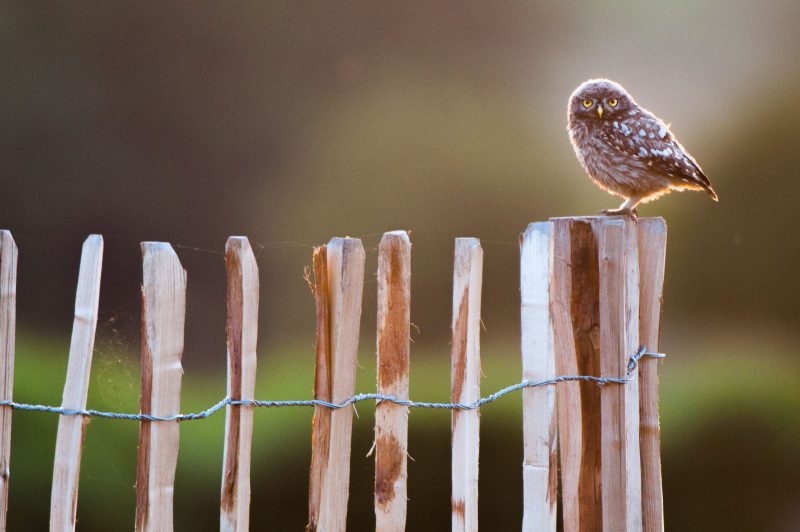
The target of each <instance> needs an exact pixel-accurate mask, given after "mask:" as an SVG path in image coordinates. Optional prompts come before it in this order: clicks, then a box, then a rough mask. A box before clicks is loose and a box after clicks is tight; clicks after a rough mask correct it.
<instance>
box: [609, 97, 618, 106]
mask: <svg viewBox="0 0 800 532" xmlns="http://www.w3.org/2000/svg"><path fill="white" fill-rule="evenodd" d="M618 103H619V101H618V100H617V99H616V98H611V99H610V100H608V106H609V107H616V106H617V104H618Z"/></svg>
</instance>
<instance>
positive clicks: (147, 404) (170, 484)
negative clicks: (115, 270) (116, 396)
mask: <svg viewBox="0 0 800 532" xmlns="http://www.w3.org/2000/svg"><path fill="white" fill-rule="evenodd" d="M142 255H143V269H144V275H143V279H144V282H143V283H142V390H141V407H140V408H141V412H142V413H143V414H149V415H153V416H158V417H169V416H175V415H177V414H179V413H180V395H181V378H182V376H183V368H182V367H181V357H182V356H183V333H184V321H185V315H186V272H185V271H184V269H183V267H182V266H181V263H180V261H179V260H178V256H177V255H176V254H175V251H173V249H172V246H170V245H169V244H166V243H163V242H143V243H142ZM178 439H179V428H178V421H141V422H140V425H139V460H138V464H137V470H136V530H137V532H142V531H147V532H170V531H171V530H172V529H173V518H172V509H173V507H172V506H173V504H172V503H173V492H174V484H175V467H176V465H177V462H178Z"/></svg>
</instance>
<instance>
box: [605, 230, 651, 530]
mask: <svg viewBox="0 0 800 532" xmlns="http://www.w3.org/2000/svg"><path fill="white" fill-rule="evenodd" d="M593 227H594V231H595V234H596V237H597V247H598V262H599V266H600V374H601V375H613V376H624V375H625V374H626V372H627V365H628V360H629V358H630V356H631V355H632V354H633V353H635V352H636V351H637V350H638V348H639V256H638V247H637V231H636V221H635V220H631V219H630V218H627V217H613V218H611V217H604V218H597V219H595V220H594V221H593ZM600 409H601V413H600V418H601V432H600V442H601V461H602V501H603V530H624V531H627V532H638V531H640V530H642V502H641V494H642V484H641V469H640V456H639V387H638V379H633V380H632V381H630V382H628V383H626V384H625V385H624V386H605V387H603V388H602V389H601V391H600Z"/></svg>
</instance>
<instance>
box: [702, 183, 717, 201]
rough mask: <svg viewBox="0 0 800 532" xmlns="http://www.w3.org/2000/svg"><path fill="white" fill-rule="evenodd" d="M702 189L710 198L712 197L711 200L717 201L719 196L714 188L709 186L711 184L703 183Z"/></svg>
mask: <svg viewBox="0 0 800 532" xmlns="http://www.w3.org/2000/svg"><path fill="white" fill-rule="evenodd" d="M703 190H705V191H706V192H708V195H709V196H711V199H712V200H714V201H719V196H717V193H716V192H714V189H713V188H711V185H704V186H703Z"/></svg>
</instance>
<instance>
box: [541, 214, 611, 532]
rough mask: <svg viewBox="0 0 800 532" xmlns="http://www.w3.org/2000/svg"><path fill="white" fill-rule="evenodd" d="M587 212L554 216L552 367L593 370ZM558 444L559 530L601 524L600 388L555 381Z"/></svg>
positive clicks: (594, 318)
mask: <svg viewBox="0 0 800 532" xmlns="http://www.w3.org/2000/svg"><path fill="white" fill-rule="evenodd" d="M591 220H592V218H554V219H553V222H554V263H553V285H552V287H551V289H552V292H551V300H552V311H553V337H554V342H555V351H556V373H558V374H559V375H599V374H600V361H599V356H600V352H599V338H598V336H599V327H600V324H599V320H600V318H599V300H598V284H599V280H598V264H597V242H596V240H595V237H594V233H593V232H592V226H591ZM556 401H557V404H558V445H559V451H560V456H561V503H562V507H563V510H562V515H563V521H564V531H565V532H576V531H594V530H601V528H602V505H601V478H600V389H599V388H598V386H597V385H596V384H594V383H589V382H565V383H561V384H559V385H558V390H557V392H556Z"/></svg>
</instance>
